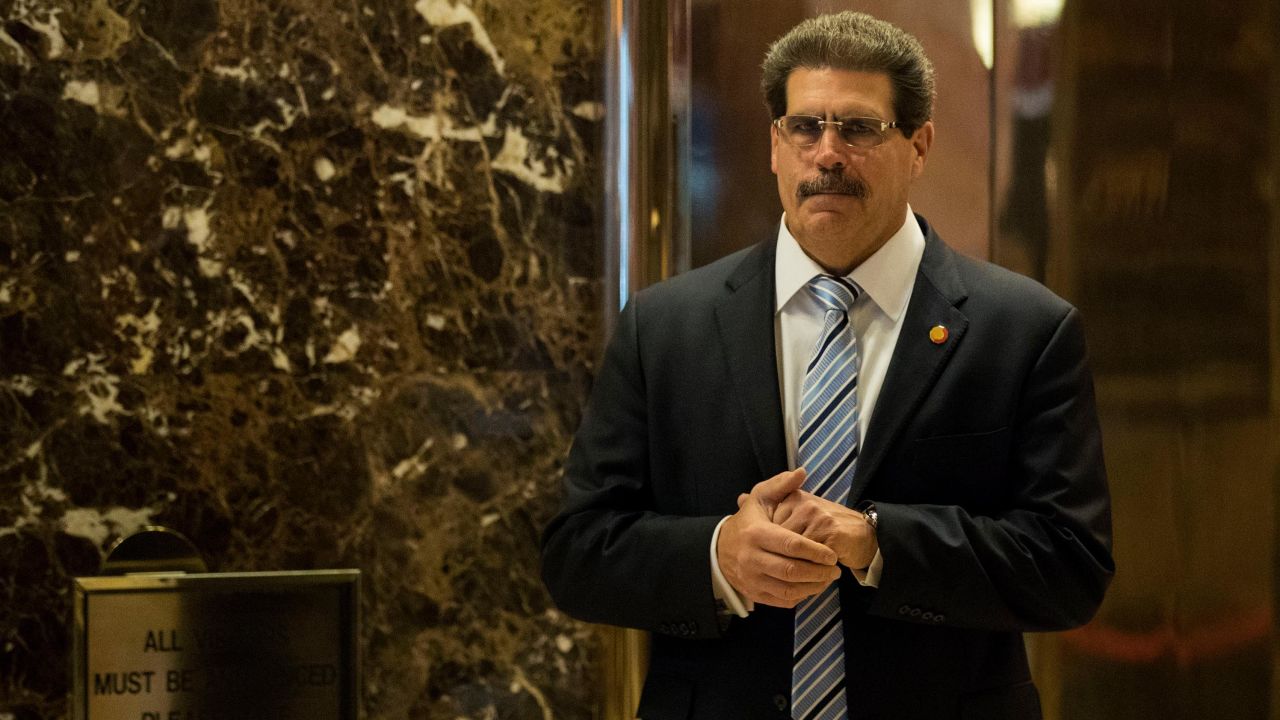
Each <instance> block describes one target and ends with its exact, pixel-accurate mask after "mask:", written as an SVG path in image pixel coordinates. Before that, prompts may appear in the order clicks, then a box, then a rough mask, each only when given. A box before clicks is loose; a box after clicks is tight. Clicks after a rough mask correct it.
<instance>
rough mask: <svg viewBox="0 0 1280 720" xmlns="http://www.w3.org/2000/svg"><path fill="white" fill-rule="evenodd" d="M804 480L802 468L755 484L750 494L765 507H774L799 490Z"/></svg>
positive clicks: (781, 473)
mask: <svg viewBox="0 0 1280 720" xmlns="http://www.w3.org/2000/svg"><path fill="white" fill-rule="evenodd" d="M804 478H805V472H804V468H796V469H795V470H788V471H786V472H780V473H778V474H777V475H774V476H773V477H771V478H769V479H768V480H764V481H761V482H759V483H756V486H755V487H754V488H752V489H751V494H752V495H754V496H756V497H757V498H758V499H759V500H760V502H762V503H764V504H765V505H769V506H774V505H777V504H778V503H780V502H782V501H783V499H785V498H786V497H787V496H788V495H790V494H791V493H793V492H795V491H796V490H799V489H800V487H801V486H802V485H804Z"/></svg>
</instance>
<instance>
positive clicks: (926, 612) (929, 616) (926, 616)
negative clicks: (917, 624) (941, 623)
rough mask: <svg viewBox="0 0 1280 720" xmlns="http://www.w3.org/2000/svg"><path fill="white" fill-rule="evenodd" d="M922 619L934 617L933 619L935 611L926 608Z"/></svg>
mask: <svg viewBox="0 0 1280 720" xmlns="http://www.w3.org/2000/svg"><path fill="white" fill-rule="evenodd" d="M920 619H921V620H932V619H933V613H931V612H929V611H928V610H925V611H924V614H923V615H921V616H920Z"/></svg>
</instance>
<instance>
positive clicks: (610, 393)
mask: <svg viewBox="0 0 1280 720" xmlns="http://www.w3.org/2000/svg"><path fill="white" fill-rule="evenodd" d="M638 303H639V301H638V300H633V301H632V302H631V303H629V304H628V305H627V307H626V308H625V309H624V310H623V312H622V314H621V315H620V317H619V321H618V326H617V330H616V331H615V333H614V337H613V339H612V341H611V342H610V344H609V347H608V349H607V351H606V353H605V358H604V361H603V363H602V365H601V368H600V372H599V374H598V376H597V378H596V381H595V386H594V388H593V390H592V393H591V400H590V402H589V403H588V406H587V410H586V414H585V415H584V417H583V421H582V425H581V426H580V428H579V429H578V433H577V435H576V436H575V437H574V441H573V447H572V449H571V450H570V452H569V458H568V461H567V463H566V467H565V479H564V487H565V499H564V502H563V505H562V507H561V510H560V512H559V514H557V515H556V516H555V517H554V518H552V520H551V522H550V523H549V524H548V525H547V527H546V529H545V530H544V532H543V535H542V578H543V581H544V582H545V583H546V586H547V588H548V589H549V590H550V592H551V596H552V598H553V599H554V600H555V602H556V604H557V605H558V606H559V607H560V608H561V609H562V610H564V611H565V612H567V613H569V614H570V615H572V616H574V617H576V618H579V619H582V620H587V621H591V622H599V623H607V624H610V625H621V626H625V627H634V628H640V629H643V630H650V631H654V632H660V633H664V634H670V635H676V636H682V637H711V636H715V635H718V634H719V627H718V626H719V623H718V617H717V611H716V603H715V598H714V594H713V590H712V580H711V568H710V564H709V563H708V558H707V548H708V547H709V546H710V543H711V537H712V533H713V532H714V531H715V527H716V524H717V523H718V522H719V521H720V520H721V519H722V518H721V517H716V516H713V517H686V516H678V515H672V514H664V513H661V512H659V511H658V510H657V508H656V502H655V499H654V491H653V484H652V482H651V481H650V476H649V473H650V467H649V444H650V438H649V432H648V412H647V410H646V406H647V398H646V393H645V380H644V369H643V367H642V365H641V362H640V348H639V336H640V332H639V328H638V324H639V323H638V319H637V313H638V310H637V307H636V306H637V304H638Z"/></svg>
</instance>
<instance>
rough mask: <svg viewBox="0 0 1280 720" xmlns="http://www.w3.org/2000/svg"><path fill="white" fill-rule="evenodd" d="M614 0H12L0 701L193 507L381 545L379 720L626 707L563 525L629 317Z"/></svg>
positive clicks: (316, 564)
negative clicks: (590, 387)
mask: <svg viewBox="0 0 1280 720" xmlns="http://www.w3.org/2000/svg"><path fill="white" fill-rule="evenodd" d="M601 11H602V7H600V6H599V3H595V2H591V1H590V0H457V1H456V2H455V0H353V1H351V2H347V1H345V0H344V1H339V0H0V718H4V719H5V720H8V719H10V718H14V719H19V718H20V719H23V720H25V719H27V718H60V717H63V716H64V715H65V713H66V710H67V708H66V699H65V693H66V691H67V684H68V677H67V665H66V662H67V652H68V642H69V639H68V620H69V582H68V578H70V577H72V576H77V575H89V574H94V573H96V572H97V568H98V564H99V562H100V559H101V557H102V554H103V552H104V551H105V549H106V548H108V547H109V546H110V545H111V543H112V542H113V541H114V540H115V539H116V538H118V537H121V536H123V535H127V534H129V533H131V532H133V531H135V530H137V529H139V528H140V527H142V526H143V525H147V524H160V525H164V526H168V527H171V528H174V529H176V530H179V531H181V532H183V533H185V534H186V535H188V536H189V537H191V538H192V539H193V540H194V541H195V542H196V544H197V545H198V546H199V547H200V548H201V550H202V551H203V552H204V553H205V556H206V558H207V560H208V561H209V563H210V566H211V569H213V570H217V571H241V570H276V569H309V568H330V567H357V568H360V569H361V570H362V571H363V573H364V576H363V591H364V602H363V628H362V648H363V653H364V663H365V665H364V691H363V692H364V698H363V706H364V709H365V714H366V716H367V717H368V718H377V719H381V718H436V717H440V718H482V717H484V718H491V717H501V718H572V717H590V716H591V715H592V714H593V710H592V708H593V707H594V705H595V703H596V696H595V695H596V693H597V690H596V688H597V687H598V683H597V682H595V676H594V672H595V671H594V670H593V668H594V654H595V652H596V650H595V643H594V642H593V641H592V639H591V638H592V635H591V633H590V631H589V630H588V629H586V628H584V627H583V626H581V625H578V624H576V623H574V622H572V621H570V620H568V619H567V618H565V617H564V616H562V615H560V614H558V613H557V612H556V611H554V610H553V609H552V608H551V606H550V604H549V600H548V598H547V597H546V595H545V593H544V591H543V589H542V586H541V583H540V581H539V580H538V577H537V563H538V559H537V533H538V530H539V528H540V526H541V524H542V522H543V521H544V520H545V519H546V518H547V517H548V516H549V514H550V512H551V510H552V506H553V504H554V502H555V496H556V492H557V487H558V479H559V478H558V476H559V473H560V468H561V458H562V456H563V454H564V452H565V450H566V448H567V445H568V442H569V438H570V435H571V433H572V431H573V429H574V428H575V426H576V423H577V419H578V416H579V412H580V407H581V403H582V400H583V397H584V392H585V388H586V386H587V384H588V381H589V376H590V372H591V366H592V362H593V360H594V357H595V353H596V351H597V347H598V345H599V342H600V338H599V331H598V327H599V314H600V311H599V300H598V299H599V296H600V272H601V252H600V247H599V245H600V229H599V222H598V219H599V218H598V205H599V200H600V198H599V187H600V171H599V158H600V131H601V130H600V125H601V119H602V114H603V110H602V107H601V104H600V97H601V90H602V69H601V67H600V58H601V57H602V48H601V45H602V42H603V39H602V27H603V22H602V19H601V17H600V12H601Z"/></svg>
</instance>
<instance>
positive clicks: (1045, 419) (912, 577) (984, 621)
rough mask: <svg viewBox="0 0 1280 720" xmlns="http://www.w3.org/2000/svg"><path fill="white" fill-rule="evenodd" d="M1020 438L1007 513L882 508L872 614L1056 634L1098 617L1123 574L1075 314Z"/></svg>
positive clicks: (1047, 352)
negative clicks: (1115, 578) (880, 559)
mask: <svg viewBox="0 0 1280 720" xmlns="http://www.w3.org/2000/svg"><path fill="white" fill-rule="evenodd" d="M1007 382H1018V379H1016V378H1008V379H1007ZM1013 431H1014V435H1013V447H1012V450H1011V459H1010V472H1011V473H1013V482H1012V483H1011V486H1012V488H1013V490H1012V497H1011V499H1010V502H1008V503H1007V504H1006V506H1005V508H1004V509H1003V510H1001V511H999V512H996V513H992V514H989V515H979V514H971V513H970V512H968V511H966V509H965V508H963V507H960V506H956V505H917V504H911V505H906V504H889V503H884V504H881V503H877V504H876V506H877V510H878V511H879V515H880V518H879V530H878V532H877V537H878V540H879V543H880V551H881V553H882V554H883V556H884V573H883V575H882V576H881V579H880V586H879V590H878V591H877V592H876V595H875V598H874V599H873V600H872V602H871V606H870V608H869V610H870V612H872V613H873V614H877V615H884V616H890V617H895V618H900V619H904V620H908V621H916V622H927V623H936V624H946V625H952V626H961V627H972V628H980V629H986V630H1012V631H1049V630H1061V629H1066V628H1070V627H1075V626H1078V625H1081V624H1084V623H1085V622H1087V621H1088V620H1089V619H1090V618H1091V617H1092V616H1093V614H1094V613H1095V612H1096V611H1097V608H1098V606H1099V605H1100V604H1101V602H1102V597H1103V594H1104V592H1105V591H1106V588H1107V585H1108V583H1109V582H1110V580H1111V577H1112V575H1113V573H1114V571H1115V566H1114V563H1113V561H1112V557H1111V510H1110V499H1109V495H1108V491H1107V482H1106V472H1105V469H1104V465H1103V458H1102V441H1101V435H1100V431H1099V428H1098V420H1097V411H1096V408H1095V402H1094V393H1093V381H1092V378H1091V376H1090V373H1089V369H1088V363H1087V360H1086V351H1085V343H1084V333H1083V329H1082V325H1081V322H1080V317H1079V313H1078V312H1077V311H1076V310H1075V309H1074V308H1072V309H1070V310H1068V311H1067V313H1066V314H1065V316H1063V317H1062V319H1061V320H1060V322H1059V324H1058V326H1057V328H1056V330H1055V331H1054V332H1053V334H1052V336H1051V338H1050V340H1049V342H1048V344H1047V345H1046V346H1045V348H1044V349H1043V351H1042V352H1041V354H1040V356H1039V358H1038V360H1037V361H1036V363H1035V365H1034V367H1033V368H1032V370H1031V372H1030V374H1029V376H1028V377H1027V378H1026V379H1025V384H1024V386H1023V389H1022V392H1021V395H1020V399H1019V402H1018V409H1017V418H1016V420H1015V425H1014V427H1013Z"/></svg>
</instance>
